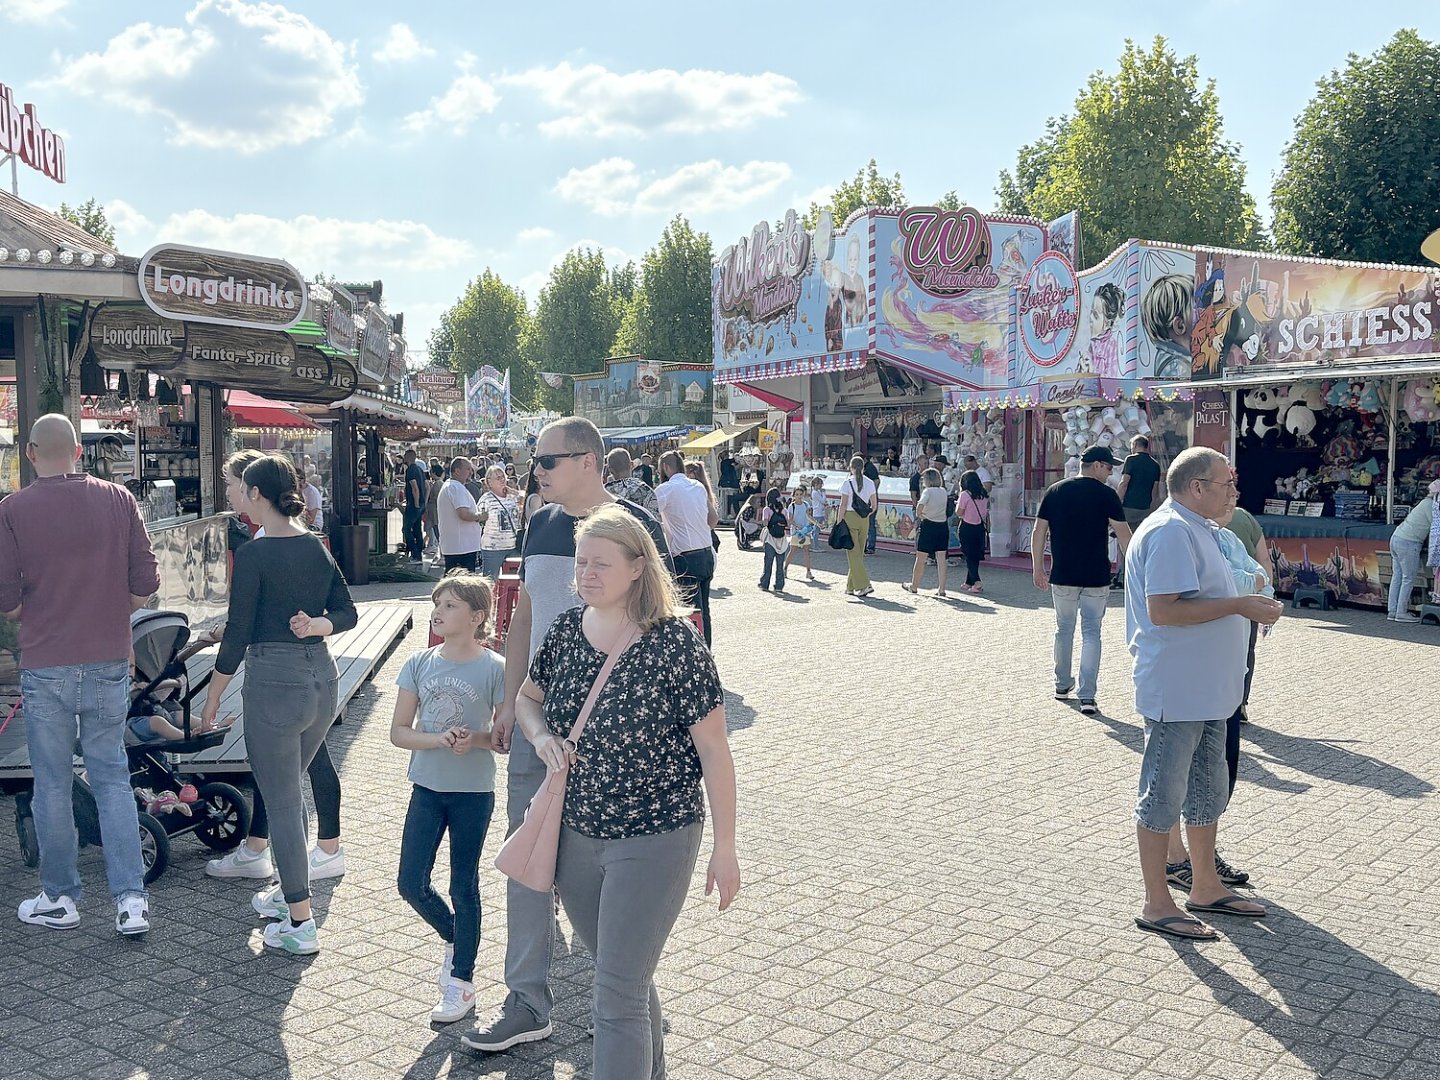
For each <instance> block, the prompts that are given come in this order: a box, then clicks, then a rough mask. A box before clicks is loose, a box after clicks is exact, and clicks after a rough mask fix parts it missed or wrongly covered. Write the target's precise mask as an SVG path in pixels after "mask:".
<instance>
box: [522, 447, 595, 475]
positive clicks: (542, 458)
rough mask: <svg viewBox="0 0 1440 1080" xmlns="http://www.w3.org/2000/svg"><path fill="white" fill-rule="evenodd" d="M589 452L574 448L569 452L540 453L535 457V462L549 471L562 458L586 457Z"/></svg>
mask: <svg viewBox="0 0 1440 1080" xmlns="http://www.w3.org/2000/svg"><path fill="white" fill-rule="evenodd" d="M588 453H590V451H589V450H573V451H571V452H570V453H568V454H540V455H538V456H537V457H536V458H535V464H536V465H538V466H540V468H542V469H544V470H545V471H546V472H549V471H550V470H551V469H553V468H555V463H556V462H557V461H559V460H560V459H561V458H572V457H584V456H585V455H586V454H588Z"/></svg>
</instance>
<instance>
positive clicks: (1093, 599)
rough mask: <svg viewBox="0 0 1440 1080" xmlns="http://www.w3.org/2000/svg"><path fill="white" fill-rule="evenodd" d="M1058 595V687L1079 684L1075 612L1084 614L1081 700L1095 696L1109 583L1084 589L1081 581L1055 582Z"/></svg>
mask: <svg viewBox="0 0 1440 1080" xmlns="http://www.w3.org/2000/svg"><path fill="white" fill-rule="evenodd" d="M1050 593H1051V595H1052V596H1053V597H1054V598H1055V691H1056V692H1057V693H1060V692H1062V691H1066V690H1069V689H1070V688H1071V687H1072V686H1074V685H1075V680H1074V678H1073V677H1072V675H1071V668H1070V664H1071V659H1072V656H1073V654H1074V652H1075V616H1076V615H1077V614H1078V615H1079V616H1080V689H1079V694H1078V696H1079V698H1080V700H1081V701H1094V700H1095V683H1096V681H1097V680H1098V679H1099V678H1100V620H1101V619H1103V618H1105V602H1106V600H1107V599H1108V598H1109V596H1110V589H1109V586H1106V585H1100V586H1098V587H1096V588H1093V589H1082V588H1080V586H1078V585H1051V586H1050Z"/></svg>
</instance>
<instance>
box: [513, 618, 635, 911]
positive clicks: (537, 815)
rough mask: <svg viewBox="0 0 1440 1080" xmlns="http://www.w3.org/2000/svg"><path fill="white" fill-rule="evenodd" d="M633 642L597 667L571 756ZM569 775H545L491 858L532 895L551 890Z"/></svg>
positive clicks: (560, 771)
mask: <svg viewBox="0 0 1440 1080" xmlns="http://www.w3.org/2000/svg"><path fill="white" fill-rule="evenodd" d="M634 641H635V634H634V633H633V632H632V633H631V635H630V636H629V637H628V638H626V640H625V642H624V644H622V645H620V646H619V647H618V648H616V649H614V650H612V651H611V653H610V655H609V656H607V657H606V658H605V663H604V664H602V665H601V667H600V673H599V674H598V675H596V676H595V684H594V685H593V686H591V687H590V696H589V697H587V698H586V699H585V704H584V705H582V706H581V707H580V715H578V716H577V717H575V726H574V727H572V728H571V729H570V737H569V738H567V739H566V740H565V748H566V749H567V750H569V751H571V752H572V753H573V752H574V750H575V747H576V745H577V744H578V743H579V742H580V735H581V734H582V733H583V732H584V730H585V721H587V720H589V719H590V713H591V711H592V710H593V709H594V708H595V702H596V700H597V699H598V698H599V697H600V691H601V690H603V689H605V683H606V682H607V681H608V680H609V678H610V672H611V671H613V670H614V669H615V664H616V662H617V661H618V660H619V659H620V656H621V654H622V653H624V652H625V650H626V649H628V648H629V647H630V646H631V645H632V644H633V643H634ZM569 775H570V770H569V769H568V768H566V769H552V770H551V771H549V772H547V773H546V774H545V782H544V783H543V784H541V785H540V790H539V791H537V792H535V797H534V798H533V799H531V800H530V805H529V806H528V807H526V809H525V820H524V821H523V822H521V824H520V827H519V828H518V829H516V830H515V831H514V832H513V833H511V834H510V835H509V836H508V837H506V839H505V843H504V844H502V845H501V846H500V851H499V852H498V853H497V854H496V856H495V869H496V870H499V871H500V872H501V873H502V874H504V875H505V876H506V877H508V878H512V879H513V880H515V881H518V882H519V883H520V884H521V885H524V886H525V887H526V888H527V889H534V890H535V891H536V892H549V891H550V890H551V889H552V888H554V886H555V859H556V857H557V856H558V855H559V852H560V818H561V815H562V814H563V813H564V811H565V781H566V779H567V778H568V777H569Z"/></svg>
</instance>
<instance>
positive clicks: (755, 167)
mask: <svg viewBox="0 0 1440 1080" xmlns="http://www.w3.org/2000/svg"><path fill="white" fill-rule="evenodd" d="M789 179H790V166H789V165H786V164H785V163H784V162H781V161H747V162H746V163H745V164H744V165H723V164H721V163H720V162H719V161H715V160H710V161H697V162H695V163H694V164H691V165H685V166H682V167H681V168H679V169H676V170H675V171H674V172H672V173H669V174H668V175H665V176H660V177H656V178H653V179H652V178H647V177H642V176H641V174H640V171H639V170H638V169H637V168H636V167H635V163H634V162H633V161H628V160H626V159H625V158H618V157H614V158H606V159H605V160H604V161H600V162H596V163H595V164H594V165H591V166H589V167H587V168H584V169H571V170H570V171H569V172H568V173H566V174H565V175H564V176H562V177H561V178H560V179H559V181H557V182H556V184H555V192H556V194H558V195H559V196H560V197H561V198H562V199H564V200H566V201H567V202H576V203H581V204H582V205H585V206H588V207H589V208H590V209H591V210H593V211H595V213H597V214H604V215H606V216H607V217H615V216H618V215H620V214H626V213H636V214H672V213H676V212H680V211H685V212H688V213H708V212H712V211H718V210H730V209H734V208H735V207H738V206H744V205H745V204H746V203H750V202H753V201H755V200H756V199H759V198H761V197H762V196H765V195H768V194H770V193H771V192H772V191H774V190H775V189H776V188H778V187H779V186H780V185H781V184H783V183H785V182H786V181H787V180H789Z"/></svg>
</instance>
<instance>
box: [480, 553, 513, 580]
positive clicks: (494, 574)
mask: <svg viewBox="0 0 1440 1080" xmlns="http://www.w3.org/2000/svg"><path fill="white" fill-rule="evenodd" d="M513 554H515V552H514V551H510V550H503V551H502V550H499V549H497V550H495V551H486V550H485V549H483V548H482V549H481V551H480V572H481V573H482V574H484V575H485V576H486V577H488V578H489V579H490V582H491V584H494V583H495V582H497V581H499V580H500V572H501V571H502V570H503V569H504V568H505V560H506V559H508V558H509V557H510V556H511V555H513Z"/></svg>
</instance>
